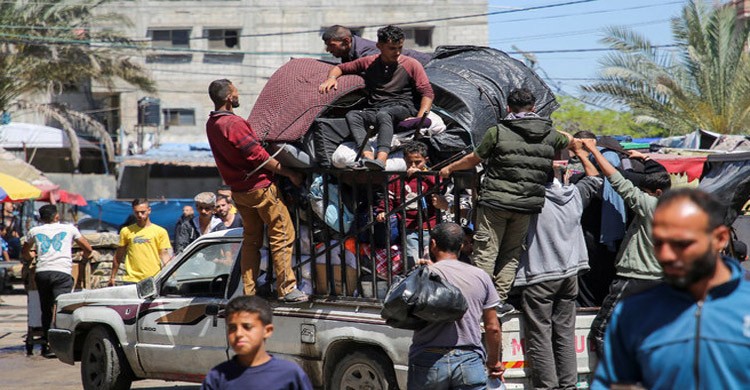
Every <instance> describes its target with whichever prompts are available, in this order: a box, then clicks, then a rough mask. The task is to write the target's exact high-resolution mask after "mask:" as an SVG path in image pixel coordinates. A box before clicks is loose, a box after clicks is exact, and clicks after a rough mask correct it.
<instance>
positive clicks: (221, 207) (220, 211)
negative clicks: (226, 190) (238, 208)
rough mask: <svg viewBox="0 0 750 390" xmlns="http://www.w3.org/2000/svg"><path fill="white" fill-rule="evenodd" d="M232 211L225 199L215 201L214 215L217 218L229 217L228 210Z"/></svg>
mask: <svg viewBox="0 0 750 390" xmlns="http://www.w3.org/2000/svg"><path fill="white" fill-rule="evenodd" d="M231 209H232V205H231V204H229V202H227V201H226V199H219V200H217V201H216V215H218V216H219V218H221V219H224V218H226V217H227V215H229V210H231Z"/></svg>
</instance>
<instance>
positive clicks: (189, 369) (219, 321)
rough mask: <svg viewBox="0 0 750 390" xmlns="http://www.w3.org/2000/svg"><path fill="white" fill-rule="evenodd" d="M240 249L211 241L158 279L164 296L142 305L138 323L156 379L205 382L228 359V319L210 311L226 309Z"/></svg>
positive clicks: (145, 362) (141, 353)
mask: <svg viewBox="0 0 750 390" xmlns="http://www.w3.org/2000/svg"><path fill="white" fill-rule="evenodd" d="M239 245H240V244H239V242H226V241H224V242H206V244H205V245H202V246H200V247H196V248H194V249H193V250H191V252H190V253H188V254H187V255H186V256H183V257H181V258H180V259H179V260H178V261H179V264H177V265H176V266H175V267H174V268H172V269H171V270H170V272H169V274H167V275H165V276H164V277H162V278H160V279H159V284H160V286H159V289H158V290H159V293H158V295H157V296H156V297H155V298H154V299H153V300H150V301H147V302H145V303H144V304H143V305H142V306H141V308H140V309H139V315H138V324H137V325H138V343H137V346H136V349H137V351H138V358H139V360H140V362H141V366H142V367H143V370H144V371H146V372H148V373H149V374H150V375H151V376H156V377H160V378H165V379H178V380H190V379H192V380H200V378H201V377H202V376H203V375H205V374H206V373H207V372H208V371H209V370H210V369H211V368H212V367H213V366H215V365H217V364H219V363H221V362H223V361H225V360H227V347H228V345H227V341H226V327H225V322H224V319H223V318H217V317H218V316H217V315H210V314H206V308H207V307H208V306H209V305H211V306H213V307H214V308H216V306H218V305H224V304H226V289H227V288H226V286H227V281H228V280H229V275H230V272H231V266H232V262H233V261H234V259H235V258H236V257H237V254H238V253H239ZM193 375H195V376H196V377H194V378H191V376H193Z"/></svg>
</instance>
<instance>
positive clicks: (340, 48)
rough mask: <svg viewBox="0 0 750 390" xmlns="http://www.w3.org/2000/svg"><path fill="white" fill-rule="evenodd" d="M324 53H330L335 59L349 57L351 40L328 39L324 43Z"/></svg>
mask: <svg viewBox="0 0 750 390" xmlns="http://www.w3.org/2000/svg"><path fill="white" fill-rule="evenodd" d="M325 44H326V51H327V52H329V53H331V55H332V56H334V57H336V58H343V57H348V56H349V50H351V48H352V39H351V38H344V39H340V40H339V39H329V40H327V41H326V42H325Z"/></svg>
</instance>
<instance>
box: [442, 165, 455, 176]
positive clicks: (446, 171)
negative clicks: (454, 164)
mask: <svg viewBox="0 0 750 390" xmlns="http://www.w3.org/2000/svg"><path fill="white" fill-rule="evenodd" d="M451 173H452V172H451V167H450V165H449V166H447V167H445V168H443V169H441V170H440V177H442V178H443V179H448V178H450V177H451Z"/></svg>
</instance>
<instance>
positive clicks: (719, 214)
mask: <svg viewBox="0 0 750 390" xmlns="http://www.w3.org/2000/svg"><path fill="white" fill-rule="evenodd" d="M681 199H687V200H688V201H690V202H691V203H693V204H694V205H696V206H698V207H699V208H700V209H701V210H703V212H704V213H706V215H708V231H712V230H714V229H716V228H717V227H719V226H721V225H726V223H725V218H726V215H727V206H726V205H725V204H724V203H722V202H721V201H720V200H719V199H718V198H716V197H715V196H714V195H712V194H709V193H708V192H705V191H702V190H699V189H697V188H678V189H675V190H671V191H667V192H666V193H664V195H662V196H660V197H659V201H658V202H657V203H656V209H659V208H660V207H664V206H666V205H669V204H671V203H674V202H675V201H678V200H681Z"/></svg>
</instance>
